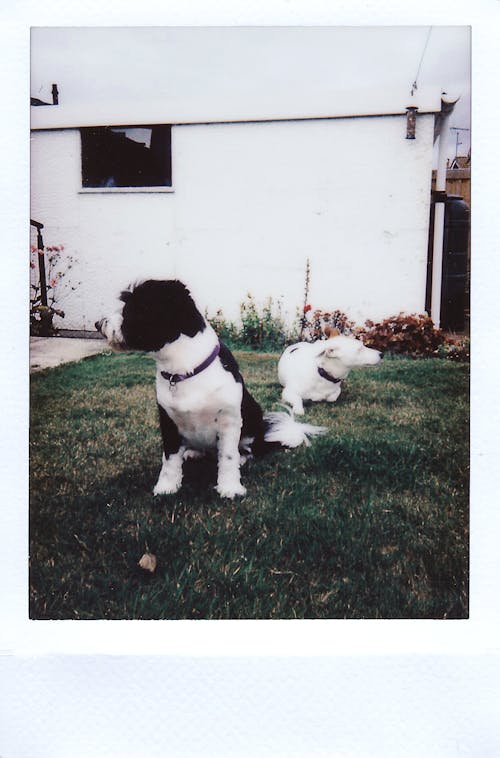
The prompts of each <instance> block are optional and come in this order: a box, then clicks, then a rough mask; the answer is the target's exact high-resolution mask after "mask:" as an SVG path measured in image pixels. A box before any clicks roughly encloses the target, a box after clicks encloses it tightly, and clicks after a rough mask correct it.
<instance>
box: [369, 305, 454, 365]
mask: <svg viewBox="0 0 500 758" xmlns="http://www.w3.org/2000/svg"><path fill="white" fill-rule="evenodd" d="M355 333H356V336H357V337H360V338H361V339H362V340H363V342H364V344H365V345H367V346H368V347H374V348H376V349H377V350H382V352H387V353H398V354H404V355H410V356H418V355H422V356H430V355H438V348H439V347H440V346H441V345H443V343H444V342H445V340H446V338H445V335H444V332H442V331H441V330H440V329H435V328H434V324H433V322H432V319H431V318H430V317H429V316H427V315H425V314H419V315H416V314H411V315H406V314H404V313H399V314H398V315H397V316H391V317H390V318H386V319H384V320H383V321H380V322H379V323H374V322H373V321H366V322H365V326H364V327H360V328H358V329H356V332H355Z"/></svg>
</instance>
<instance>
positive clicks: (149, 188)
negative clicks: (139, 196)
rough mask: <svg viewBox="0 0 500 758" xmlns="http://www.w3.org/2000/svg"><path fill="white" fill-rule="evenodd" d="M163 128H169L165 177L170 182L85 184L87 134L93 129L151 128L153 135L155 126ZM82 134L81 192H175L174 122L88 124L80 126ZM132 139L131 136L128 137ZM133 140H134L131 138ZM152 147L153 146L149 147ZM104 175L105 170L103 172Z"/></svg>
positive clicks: (114, 130) (123, 129)
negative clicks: (114, 184) (85, 142)
mask: <svg viewBox="0 0 500 758" xmlns="http://www.w3.org/2000/svg"><path fill="white" fill-rule="evenodd" d="M157 127H158V128H162V129H167V130H168V144H167V146H166V147H165V151H166V159H167V161H168V165H167V167H166V170H165V177H166V179H167V180H168V179H170V184H166V183H165V184H137V185H134V184H127V185H126V184H119V185H116V186H97V185H95V186H93V185H87V186H85V181H86V178H85V170H86V167H85V161H86V160H88V158H86V156H85V149H86V148H85V144H84V140H85V136H86V134H87V135H88V136H89V137H90V134H89V133H90V132H91V131H92V130H94V131H95V130H102V131H103V134H105V133H106V130H109V131H113V132H114V133H117V132H120V131H122V132H125V131H126V130H127V129H149V130H151V137H152V136H153V130H154V129H155V128H157ZM79 134H80V188H79V190H78V192H79V194H82V195H86V194H96V193H99V194H131V193H133V194H136V193H146V194H148V193H149V194H150V193H160V194H162V193H164V194H168V193H172V192H174V191H175V190H174V186H173V176H172V174H173V167H172V163H173V160H172V124H158V123H155V124H123V125H121V124H120V125H114V124H113V125H106V126H87V127H80V129H79ZM128 139H130V138H128ZM130 141H131V142H133V141H134V140H130ZM137 144H140V143H137ZM148 149H151V148H148ZM103 176H104V172H103ZM91 180H92V178H90V179H87V181H91Z"/></svg>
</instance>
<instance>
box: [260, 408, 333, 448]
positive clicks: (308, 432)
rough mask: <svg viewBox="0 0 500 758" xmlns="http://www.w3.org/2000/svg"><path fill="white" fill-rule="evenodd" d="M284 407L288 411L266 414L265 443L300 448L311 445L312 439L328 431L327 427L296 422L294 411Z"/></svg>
mask: <svg viewBox="0 0 500 758" xmlns="http://www.w3.org/2000/svg"><path fill="white" fill-rule="evenodd" d="M283 407H284V408H286V411H270V412H269V413H265V414H264V425H265V432H264V442H267V443H275V444H276V443H277V444H279V445H281V446H282V447H299V445H310V444H311V442H310V439H309V438H310V437H316V436H317V435H318V434H324V433H325V432H326V431H328V428H327V427H326V426H313V424H303V423H301V422H299V421H296V420H295V417H294V415H293V411H292V409H291V408H288V407H287V406H283Z"/></svg>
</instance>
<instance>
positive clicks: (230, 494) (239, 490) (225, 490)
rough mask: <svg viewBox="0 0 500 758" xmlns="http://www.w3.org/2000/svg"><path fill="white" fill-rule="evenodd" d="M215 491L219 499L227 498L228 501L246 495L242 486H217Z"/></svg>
mask: <svg viewBox="0 0 500 758" xmlns="http://www.w3.org/2000/svg"><path fill="white" fill-rule="evenodd" d="M215 489H216V490H217V492H218V493H219V495H220V496H221V497H227V498H229V499H230V500H233V499H234V498H235V497H245V495H246V494H247V491H246V487H244V486H243V485H242V484H237V485H235V486H228V485H223V484H218V485H217V487H216V488H215Z"/></svg>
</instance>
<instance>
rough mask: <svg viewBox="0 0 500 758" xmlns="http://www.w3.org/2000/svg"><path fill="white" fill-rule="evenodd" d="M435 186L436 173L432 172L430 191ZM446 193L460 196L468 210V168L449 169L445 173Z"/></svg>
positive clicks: (469, 193) (469, 197)
mask: <svg viewBox="0 0 500 758" xmlns="http://www.w3.org/2000/svg"><path fill="white" fill-rule="evenodd" d="M435 186H436V171H433V172H432V189H434V188H435ZM446 192H447V193H448V195H460V196H461V197H463V199H464V200H465V202H466V203H467V205H468V206H469V208H470V199H471V192H470V168H450V169H448V171H447V172H446Z"/></svg>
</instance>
